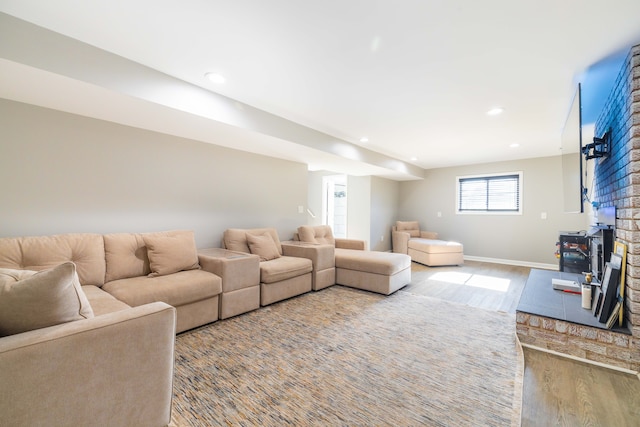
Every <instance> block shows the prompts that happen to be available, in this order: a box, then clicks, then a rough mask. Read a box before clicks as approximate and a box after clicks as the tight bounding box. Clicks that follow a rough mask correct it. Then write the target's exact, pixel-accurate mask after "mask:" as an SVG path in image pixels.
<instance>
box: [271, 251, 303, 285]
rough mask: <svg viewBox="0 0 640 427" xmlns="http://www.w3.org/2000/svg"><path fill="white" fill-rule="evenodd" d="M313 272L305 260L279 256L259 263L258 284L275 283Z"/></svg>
mask: <svg viewBox="0 0 640 427" xmlns="http://www.w3.org/2000/svg"><path fill="white" fill-rule="evenodd" d="M312 270H313V263H312V262H311V260H310V259H307V258H298V257H292V256H281V257H280V258H276V259H273V260H271V261H266V262H261V263H260V282H262V283H275V282H280V281H282V280H286V279H290V278H292V277H298V276H302V275H303V274H306V273H310V272H311V271H312Z"/></svg>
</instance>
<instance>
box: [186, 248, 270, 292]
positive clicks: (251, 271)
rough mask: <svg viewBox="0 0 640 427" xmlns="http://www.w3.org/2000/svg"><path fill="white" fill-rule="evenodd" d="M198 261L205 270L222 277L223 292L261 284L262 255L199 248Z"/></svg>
mask: <svg viewBox="0 0 640 427" xmlns="http://www.w3.org/2000/svg"><path fill="white" fill-rule="evenodd" d="M198 262H199V263H200V267H201V268H202V269H203V270H204V271H208V272H209V273H213V274H215V275H216V276H219V277H221V278H222V292H231V291H235V290H238V289H244V288H248V287H251V286H258V285H259V284H260V257H259V256H258V255H251V254H246V253H244V252H234V251H229V250H227V249H220V248H210V249H200V250H198Z"/></svg>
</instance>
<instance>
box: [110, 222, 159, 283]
mask: <svg viewBox="0 0 640 427" xmlns="http://www.w3.org/2000/svg"><path fill="white" fill-rule="evenodd" d="M104 252H105V259H106V261H107V273H106V276H105V283H108V282H111V281H113V280H118V279H128V278H130V277H138V276H146V275H148V274H149V273H151V267H149V257H148V256H147V247H146V246H145V244H144V239H143V238H142V235H141V234H140V233H112V234H105V235H104Z"/></svg>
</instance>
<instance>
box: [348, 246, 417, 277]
mask: <svg viewBox="0 0 640 427" xmlns="http://www.w3.org/2000/svg"><path fill="white" fill-rule="evenodd" d="M409 267H411V257H409V256H407V255H405V254H395V253H390V252H378V251H358V250H353V249H340V248H336V268H342V269H347V270H355V271H363V272H367V273H373V274H381V275H384V276H392V275H394V274H396V273H397V272H399V271H402V270H404V269H406V268H409Z"/></svg>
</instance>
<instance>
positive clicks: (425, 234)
mask: <svg viewBox="0 0 640 427" xmlns="http://www.w3.org/2000/svg"><path fill="white" fill-rule="evenodd" d="M420 237H421V238H423V239H431V240H438V233H436V232H435V231H420Z"/></svg>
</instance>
